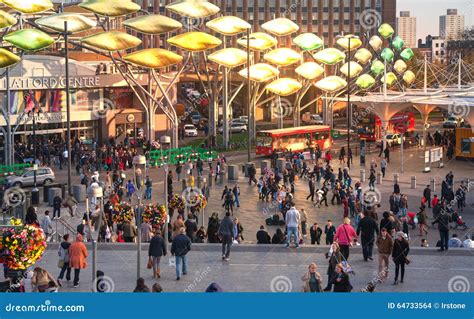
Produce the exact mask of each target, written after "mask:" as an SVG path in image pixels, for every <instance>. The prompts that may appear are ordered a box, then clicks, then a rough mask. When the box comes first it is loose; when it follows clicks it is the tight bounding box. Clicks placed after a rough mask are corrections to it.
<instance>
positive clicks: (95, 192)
mask: <svg viewBox="0 0 474 319" xmlns="http://www.w3.org/2000/svg"><path fill="white" fill-rule="evenodd" d="M90 195H91V197H95V198H97V199H100V213H99V221H98V223H97V239H95V238H93V237H92V229H91V226H90V222H89V223H88V225H89V234H90V236H91V240H92V282H93V289H95V286H96V285H95V284H96V281H97V242H98V241H99V237H100V227H101V224H102V219H103V218H104V190H103V189H102V187H100V186H96V187H93V188H91V194H90ZM95 209H97V205H96V207H95Z"/></svg>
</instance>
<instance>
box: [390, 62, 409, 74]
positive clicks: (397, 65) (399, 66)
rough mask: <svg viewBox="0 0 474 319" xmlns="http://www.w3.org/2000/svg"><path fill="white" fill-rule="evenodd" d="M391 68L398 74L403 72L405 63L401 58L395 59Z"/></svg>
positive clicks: (405, 66)
mask: <svg viewBox="0 0 474 319" xmlns="http://www.w3.org/2000/svg"><path fill="white" fill-rule="evenodd" d="M393 69H394V70H395V71H397V73H398V74H403V72H405V71H406V69H407V64H406V63H405V61H403V60H397V61H395V63H394V64H393Z"/></svg>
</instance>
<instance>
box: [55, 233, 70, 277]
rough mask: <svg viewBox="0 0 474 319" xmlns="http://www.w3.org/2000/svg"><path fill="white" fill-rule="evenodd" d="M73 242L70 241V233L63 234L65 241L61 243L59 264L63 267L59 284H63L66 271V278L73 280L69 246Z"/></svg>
mask: <svg viewBox="0 0 474 319" xmlns="http://www.w3.org/2000/svg"><path fill="white" fill-rule="evenodd" d="M70 246H71V243H70V242H69V234H65V235H64V236H63V241H62V242H61V243H60V244H59V248H58V256H59V260H58V266H59V268H61V271H60V272H59V276H58V284H59V285H61V280H63V278H64V274H65V273H66V280H67V281H70V280H71V265H70V256H69V247H70Z"/></svg>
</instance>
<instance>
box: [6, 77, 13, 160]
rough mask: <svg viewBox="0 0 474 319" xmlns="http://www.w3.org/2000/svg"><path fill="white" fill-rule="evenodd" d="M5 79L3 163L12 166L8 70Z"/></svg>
mask: <svg viewBox="0 0 474 319" xmlns="http://www.w3.org/2000/svg"><path fill="white" fill-rule="evenodd" d="M6 77H7V79H6V80H7V83H6V87H7V98H6V102H7V103H6V104H7V106H6V112H5V114H6V116H5V121H6V122H7V136H4V138H5V141H6V148H5V161H6V163H7V165H13V164H14V163H15V145H14V144H15V139H14V137H13V136H12V124H11V121H10V104H11V102H10V68H7V71H6Z"/></svg>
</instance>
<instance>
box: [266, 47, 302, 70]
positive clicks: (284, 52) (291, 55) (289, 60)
mask: <svg viewBox="0 0 474 319" xmlns="http://www.w3.org/2000/svg"><path fill="white" fill-rule="evenodd" d="M263 59H264V60H265V61H267V62H270V63H272V64H275V65H277V66H288V65H291V64H294V63H297V62H299V61H300V60H301V55H300V54H299V53H298V52H296V51H295V50H292V49H289V48H278V49H274V50H272V51H270V52H268V53H266V54H265V55H264V56H263Z"/></svg>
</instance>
